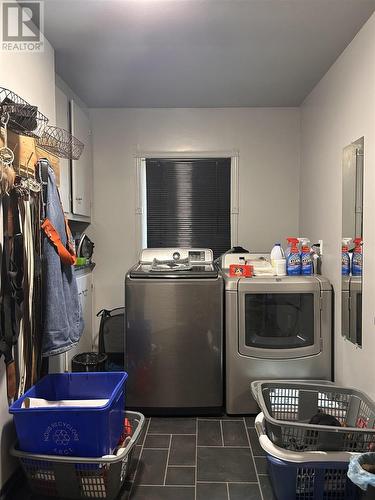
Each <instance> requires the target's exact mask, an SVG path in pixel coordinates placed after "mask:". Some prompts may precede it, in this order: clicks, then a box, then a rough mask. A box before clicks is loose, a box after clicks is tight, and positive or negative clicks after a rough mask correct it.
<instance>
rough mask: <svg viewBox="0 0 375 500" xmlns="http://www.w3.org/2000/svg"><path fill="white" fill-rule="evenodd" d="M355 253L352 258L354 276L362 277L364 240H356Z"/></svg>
mask: <svg viewBox="0 0 375 500" xmlns="http://www.w3.org/2000/svg"><path fill="white" fill-rule="evenodd" d="M354 244H355V247H354V252H353V258H352V276H362V264H363V257H362V238H356V239H355V240H354Z"/></svg>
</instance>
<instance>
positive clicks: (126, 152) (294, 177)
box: [91, 108, 299, 311]
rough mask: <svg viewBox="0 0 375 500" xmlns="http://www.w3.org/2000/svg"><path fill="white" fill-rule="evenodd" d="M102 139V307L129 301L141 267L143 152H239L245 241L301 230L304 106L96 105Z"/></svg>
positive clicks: (98, 220)
mask: <svg viewBox="0 0 375 500" xmlns="http://www.w3.org/2000/svg"><path fill="white" fill-rule="evenodd" d="M91 115H92V127H93V144H94V204H93V207H94V214H93V226H92V228H91V235H92V237H93V238H94V242H95V254H94V255H95V261H96V262H97V268H96V269H95V271H94V276H95V289H96V303H95V310H96V311H97V310H99V309H100V308H102V307H115V306H119V305H121V304H123V303H124V291H123V282H124V276H125V272H126V271H127V269H128V268H129V267H130V266H131V265H133V264H135V262H136V260H137V257H138V252H139V244H140V243H139V241H138V238H137V237H136V228H135V226H136V217H137V216H136V215H135V208H136V175H135V174H136V168H135V159H134V155H135V154H136V153H137V151H142V152H147V151H150V152H153V151H163V152H181V151H188V152H191V153H192V154H193V155H194V152H202V151H232V150H236V151H238V152H239V155H240V157H239V177H240V215H239V227H238V229H239V231H238V232H239V243H240V244H241V245H243V246H244V247H246V248H249V249H251V250H254V251H255V250H268V249H269V248H270V247H271V245H272V244H273V242H274V241H276V240H284V239H285V238H286V237H287V236H289V235H291V234H296V232H297V229H298V186H299V110H298V109H297V108H288V109H272V108H267V109H266V108H264V109H262V108H257V109H255V108H253V109H251V108H232V109H229V108H226V109H119V110H113V109H106V110H104V109H96V110H91Z"/></svg>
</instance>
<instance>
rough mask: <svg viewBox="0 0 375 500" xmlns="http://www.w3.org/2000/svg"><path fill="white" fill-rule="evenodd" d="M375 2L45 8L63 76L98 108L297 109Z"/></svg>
mask: <svg viewBox="0 0 375 500" xmlns="http://www.w3.org/2000/svg"><path fill="white" fill-rule="evenodd" d="M374 10H375V0H46V1H45V32H46V36H47V38H48V39H49V41H50V42H51V43H52V45H53V46H54V47H55V49H56V67H57V72H58V73H59V75H60V76H61V77H62V78H63V79H64V80H65V81H66V82H67V83H68V84H69V85H70V86H71V87H72V88H73V89H74V90H75V91H76V93H77V94H78V95H79V96H80V97H81V98H82V99H83V100H84V101H85V102H86V103H87V104H88V105H89V106H91V107H222V106H296V105H299V104H300V103H301V102H302V101H303V99H304V98H305V97H306V95H308V93H309V92H310V91H311V90H312V88H313V87H314V85H315V84H316V83H317V82H318V81H319V80H320V78H321V77H322V76H323V75H324V73H325V72H326V71H327V70H328V68H329V67H330V66H331V64H332V63H333V62H334V61H335V59H336V58H337V57H338V56H339V54H340V53H341V52H342V51H343V50H344V48H345V47H346V46H347V45H348V43H349V42H350V41H351V40H352V39H353V37H354V36H355V34H356V33H357V32H358V31H359V29H360V28H361V26H362V25H363V24H364V23H365V21H366V20H367V19H368V18H369V17H370V15H371V14H372V13H373V12H374Z"/></svg>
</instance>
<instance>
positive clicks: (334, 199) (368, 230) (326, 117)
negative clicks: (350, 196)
mask: <svg viewBox="0 0 375 500" xmlns="http://www.w3.org/2000/svg"><path fill="white" fill-rule="evenodd" d="M301 130H302V144H301V193H300V228H301V233H303V234H308V235H309V236H311V237H312V238H313V239H318V238H319V239H321V238H322V239H323V240H324V273H325V274H326V275H327V276H328V277H329V278H330V279H331V281H332V283H333V284H334V288H335V298H336V304H335V305H336V307H335V319H336V321H335V324H336V327H335V345H336V378H337V380H338V382H339V383H343V384H347V385H350V386H354V387H357V388H360V389H363V390H365V391H366V392H367V393H368V394H370V395H371V396H372V397H375V386H374V379H375V362H374V354H375V326H374V315H375V310H374V309H375V308H374V296H375V280H374V276H375V221H374V214H375V196H374V190H375V15H373V16H372V17H371V18H370V20H369V21H368V22H367V23H366V24H365V26H364V27H363V28H362V30H361V31H360V32H359V33H358V35H357V36H356V37H355V39H354V40H353V41H352V43H351V44H350V45H349V46H348V47H347V49H346V50H345V51H344V52H343V54H342V55H341V56H340V57H339V59H338V60H337V61H336V63H335V64H334V65H333V66H332V67H331V69H330V70H329V71H328V73H327V74H326V75H325V76H324V78H323V79H322V80H321V81H320V82H319V84H318V85H317V86H316V87H315V89H314V90H313V91H312V92H311V94H310V95H309V96H308V98H307V99H306V101H305V103H304V104H303V106H302V108H301ZM361 136H364V137H365V181H364V182H365V186H364V280H363V313H364V314H363V348H362V349H357V348H355V347H354V346H353V345H352V344H351V343H350V342H348V341H345V340H344V339H342V337H341V332H340V318H341V303H340V279H341V268H340V263H341V256H340V248H341V245H340V240H341V201H342V198H341V196H342V195H341V168H342V166H341V160H342V150H343V148H344V147H345V146H347V145H348V144H350V143H351V142H352V141H355V140H357V139H359V138H360V137H361Z"/></svg>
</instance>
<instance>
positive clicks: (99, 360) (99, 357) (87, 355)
mask: <svg viewBox="0 0 375 500" xmlns="http://www.w3.org/2000/svg"><path fill="white" fill-rule="evenodd" d="M106 361H107V355H106V354H104V353H97V352H82V353H81V354H77V355H76V356H74V358H73V359H72V372H104V371H105V362H106Z"/></svg>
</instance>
